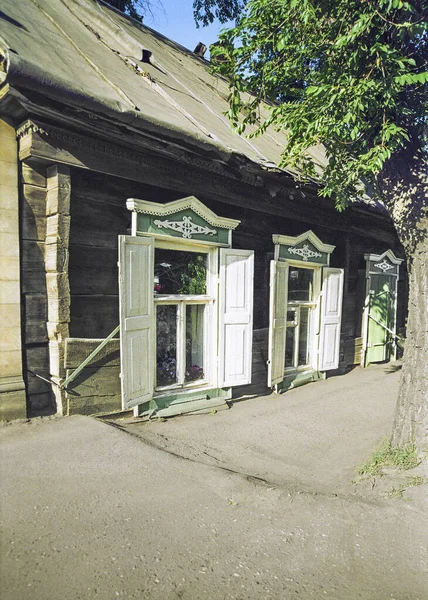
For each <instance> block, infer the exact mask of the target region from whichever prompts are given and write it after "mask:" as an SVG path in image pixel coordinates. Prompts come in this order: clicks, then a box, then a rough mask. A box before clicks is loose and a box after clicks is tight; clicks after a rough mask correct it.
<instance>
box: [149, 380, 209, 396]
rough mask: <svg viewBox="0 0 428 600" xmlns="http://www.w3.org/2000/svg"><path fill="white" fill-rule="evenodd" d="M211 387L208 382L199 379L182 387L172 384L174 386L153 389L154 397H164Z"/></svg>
mask: <svg viewBox="0 0 428 600" xmlns="http://www.w3.org/2000/svg"><path fill="white" fill-rule="evenodd" d="M209 387H212V386H211V385H210V382H209V381H208V380H207V379H199V380H198V381H194V382H192V383H186V384H184V385H180V384H174V385H168V386H162V387H158V388H155V395H158V396H160V395H165V394H170V393H171V392H172V393H174V392H175V393H179V392H183V393H184V392H187V391H193V390H195V389H203V388H209Z"/></svg>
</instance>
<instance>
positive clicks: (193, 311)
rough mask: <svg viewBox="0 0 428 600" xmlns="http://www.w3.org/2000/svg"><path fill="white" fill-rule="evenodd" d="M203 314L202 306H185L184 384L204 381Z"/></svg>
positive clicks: (203, 306)
mask: <svg viewBox="0 0 428 600" xmlns="http://www.w3.org/2000/svg"><path fill="white" fill-rule="evenodd" d="M204 312H205V305H203V304H193V305H187V306H186V375H185V382H190V381H196V380H198V379H204Z"/></svg>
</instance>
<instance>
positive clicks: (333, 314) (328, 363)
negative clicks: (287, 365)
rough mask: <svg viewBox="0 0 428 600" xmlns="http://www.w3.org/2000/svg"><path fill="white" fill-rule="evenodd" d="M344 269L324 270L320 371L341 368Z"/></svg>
mask: <svg viewBox="0 0 428 600" xmlns="http://www.w3.org/2000/svg"><path fill="white" fill-rule="evenodd" d="M342 296H343V269H334V268H332V267H325V268H324V269H323V283H322V299H321V330H320V333H321V335H320V348H319V363H318V370H319V371H329V370H331V369H337V367H338V366H339V347H340V323H341V320H342Z"/></svg>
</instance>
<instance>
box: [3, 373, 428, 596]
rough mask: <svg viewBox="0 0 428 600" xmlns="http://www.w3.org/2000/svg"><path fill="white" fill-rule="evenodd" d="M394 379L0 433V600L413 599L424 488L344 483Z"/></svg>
mask: <svg viewBox="0 0 428 600" xmlns="http://www.w3.org/2000/svg"><path fill="white" fill-rule="evenodd" d="M397 383H398V373H390V374H388V373H386V372H385V368H384V367H375V368H371V369H368V370H366V371H360V370H355V371H354V372H352V373H350V374H349V375H347V376H345V377H342V378H332V379H330V380H327V381H325V382H320V383H317V384H312V385H310V386H306V387H305V388H300V389H297V390H294V391H293V392H290V393H288V394H286V395H284V396H282V397H276V396H270V397H268V398H258V399H250V400H247V401H245V402H240V403H236V404H234V406H233V407H232V409H231V410H229V411H224V412H219V413H216V414H206V415H194V416H189V417H181V418H176V419H171V420H168V421H165V422H157V421H155V422H150V423H132V422H130V421H129V420H125V421H119V422H115V423H114V426H111V425H109V424H106V423H102V422H99V421H96V420H95V419H91V418H86V417H70V418H67V419H50V420H34V421H32V422H31V423H22V424H13V425H9V426H6V427H3V428H2V430H1V431H0V435H1V441H2V446H1V452H2V465H3V467H2V470H3V473H2V490H1V499H2V511H1V512H2V528H3V534H2V561H1V575H2V596H1V597H2V598H3V599H4V600H11V599H13V600H15V599H16V600H27V599H28V600H30V599H31V600H51V599H52V600H57V599H59V598H61V599H64V600H67V599H73V600H74V599H78V598H81V599H86V598H100V599H104V598H105V599H110V598H112V599H114V598H118V597H119V598H121V597H122V598H138V599H159V600H170V599H171V600H172V599H179V598H183V599H188V600H194V599H208V600H211V599H212V600H225V599H242V600H247V599H260V600H262V599H265V598H274V599H278V600H287V599H292V600H295V599H296V600H297V599H300V598H303V599H306V598H308V599H315V598H316V599H319V598H331V599H334V600H336V599H337V600H344V599H350V600H353V599H354V598H355V599H357V598H362V599H365V600H386V599H391V598H395V600H418V599H419V600H425V598H427V597H428V583H427V582H428V573H427V541H428V540H427V519H426V512H427V501H426V490H427V486H419V487H414V488H411V489H409V490H408V491H407V492H406V493H405V497H406V498H407V499H404V500H403V499H397V498H388V497H386V496H385V492H386V491H387V490H388V489H390V486H391V487H393V486H396V479H395V478H394V477H395V476H394V477H391V475H386V476H384V477H382V478H377V479H376V480H375V482H374V484H373V481H371V482H365V483H360V484H358V485H356V484H353V483H351V480H352V479H353V478H354V477H355V474H354V467H355V465H357V464H359V463H360V462H361V461H362V460H364V459H365V458H366V457H367V456H368V455H369V454H370V453H371V451H372V450H373V447H374V446H375V445H376V444H377V443H378V442H380V441H381V440H382V439H383V438H385V437H386V435H387V434H388V433H389V430H390V427H391V423H392V414H393V405H394V397H395V395H396V390H397ZM358 388H359V389H358ZM361 388H362V389H363V390H364V392H363V394H361V391H360V390H361ZM357 399H358V401H357ZM122 429H125V430H122ZM423 468H424V467H419V471H421V469H422V471H423ZM419 471H418V472H419ZM399 478H400V481H403V478H404V475H401V476H399Z"/></svg>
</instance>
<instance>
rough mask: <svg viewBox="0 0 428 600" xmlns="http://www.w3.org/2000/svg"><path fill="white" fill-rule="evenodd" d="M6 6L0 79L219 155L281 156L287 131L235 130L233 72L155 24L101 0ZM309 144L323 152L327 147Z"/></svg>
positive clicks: (25, 0) (24, 0) (1, 16)
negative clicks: (212, 64) (253, 134)
mask: <svg viewBox="0 0 428 600" xmlns="http://www.w3.org/2000/svg"><path fill="white" fill-rule="evenodd" d="M1 7H2V11H0V35H1V37H0V55H3V62H2V63H1V62H0V84H1V83H3V82H7V83H9V84H10V85H11V86H13V87H15V88H17V89H20V90H31V91H33V92H40V93H41V94H43V96H45V97H48V98H51V99H53V100H58V101H61V102H63V103H66V104H67V105H70V106H74V107H78V108H84V109H86V110H89V111H92V112H95V113H99V114H101V115H104V116H107V117H108V118H111V119H112V120H115V121H118V122H121V123H125V124H128V125H132V126H133V127H136V128H138V129H141V130H145V131H154V130H155V131H157V132H159V131H161V132H162V131H165V130H168V134H169V136H170V137H171V136H172V137H176V138H180V139H183V138H185V139H187V140H191V141H192V143H194V144H197V145H202V146H203V147H205V148H206V149H208V150H210V149H211V150H212V151H213V153H214V155H216V154H217V155H220V156H223V157H224V156H227V155H230V154H231V153H232V154H239V155H243V156H245V157H246V158H247V159H249V160H250V161H252V162H254V163H258V164H259V165H260V166H264V167H268V168H269V167H274V166H275V165H276V164H277V163H278V162H279V159H280V155H281V150H282V148H283V147H284V144H285V143H286V137H285V135H284V134H283V133H280V132H274V131H269V132H268V133H266V134H265V135H263V136H261V137H259V138H256V139H252V140H249V139H246V138H245V137H244V136H240V135H238V134H236V133H234V132H233V131H232V130H231V129H230V126H229V122H228V119H227V117H225V116H224V112H225V111H227V109H228V103H227V96H228V86H227V82H226V81H225V80H224V79H223V78H221V77H218V76H215V75H213V74H212V73H210V70H209V63H208V62H207V61H206V60H204V59H202V58H199V57H198V56H197V55H195V54H194V53H193V52H191V51H189V50H187V49H186V48H183V47H182V46H180V45H179V44H176V43H175V42H172V41H171V40H169V39H167V38H165V37H164V36H162V35H161V34H159V33H157V32H156V31H154V30H152V29H150V28H148V27H145V26H143V25H140V24H139V23H137V22H136V21H134V20H132V19H130V18H128V17H126V16H125V15H123V14H121V13H119V12H118V11H116V10H114V9H112V8H111V7H109V6H107V5H105V4H103V3H102V2H101V1H98V0H19V2H17V1H16V0H2V3H1ZM143 51H149V53H151V62H146V61H143ZM146 55H147V52H146ZM312 154H313V155H314V157H315V158H316V160H317V161H318V162H320V163H322V162H323V153H322V149H321V148H317V149H314V151H313V153H312Z"/></svg>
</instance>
